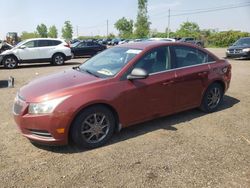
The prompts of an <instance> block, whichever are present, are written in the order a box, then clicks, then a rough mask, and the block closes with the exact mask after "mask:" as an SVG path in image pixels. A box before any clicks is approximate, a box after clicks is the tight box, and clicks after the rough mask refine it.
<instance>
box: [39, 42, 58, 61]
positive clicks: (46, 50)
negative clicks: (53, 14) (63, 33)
mask: <svg viewBox="0 0 250 188" xmlns="http://www.w3.org/2000/svg"><path fill="white" fill-rule="evenodd" d="M55 46H56V42H54V41H53V40H38V48H39V59H49V58H51V57H52V55H53V54H52V53H53V51H54V49H55Z"/></svg>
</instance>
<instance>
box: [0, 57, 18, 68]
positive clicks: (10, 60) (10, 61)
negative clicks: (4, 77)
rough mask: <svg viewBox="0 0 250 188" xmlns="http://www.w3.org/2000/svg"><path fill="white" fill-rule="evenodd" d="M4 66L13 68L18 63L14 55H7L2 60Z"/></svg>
mask: <svg viewBox="0 0 250 188" xmlns="http://www.w3.org/2000/svg"><path fill="white" fill-rule="evenodd" d="M3 64H4V67H5V68H7V69H14V68H16V67H17V65H18V60H17V58H16V57H14V56H7V57H5V58H4V60H3Z"/></svg>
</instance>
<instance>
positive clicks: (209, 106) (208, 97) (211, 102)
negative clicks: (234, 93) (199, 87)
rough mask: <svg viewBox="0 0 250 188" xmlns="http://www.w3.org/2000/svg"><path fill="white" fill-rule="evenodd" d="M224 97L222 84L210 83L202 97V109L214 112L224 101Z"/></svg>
mask: <svg viewBox="0 0 250 188" xmlns="http://www.w3.org/2000/svg"><path fill="white" fill-rule="evenodd" d="M222 98H223V89H222V86H221V85H220V84H218V83H214V84H212V85H210V86H209V87H208V88H207V90H206V92H205V94H204V96H203V99H202V103H201V106H200V109H201V110H202V111H204V112H208V113H211V112H214V111H216V110H217V109H218V107H219V105H220V104H221V102H222Z"/></svg>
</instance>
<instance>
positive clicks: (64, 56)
mask: <svg viewBox="0 0 250 188" xmlns="http://www.w3.org/2000/svg"><path fill="white" fill-rule="evenodd" d="M57 54H61V55H63V58H64V60H66V55H65V54H64V53H63V52H55V53H53V55H52V57H51V59H53V58H54V56H55V55H57Z"/></svg>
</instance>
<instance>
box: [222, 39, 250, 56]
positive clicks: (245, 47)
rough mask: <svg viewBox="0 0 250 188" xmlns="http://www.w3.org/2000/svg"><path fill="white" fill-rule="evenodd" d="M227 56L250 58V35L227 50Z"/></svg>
mask: <svg viewBox="0 0 250 188" xmlns="http://www.w3.org/2000/svg"><path fill="white" fill-rule="evenodd" d="M226 57H227V58H241V57H243V58H250V37H244V38H240V39H239V40H237V41H236V42H235V43H234V44H233V45H232V46H230V47H229V48H228V49H227V51H226Z"/></svg>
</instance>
